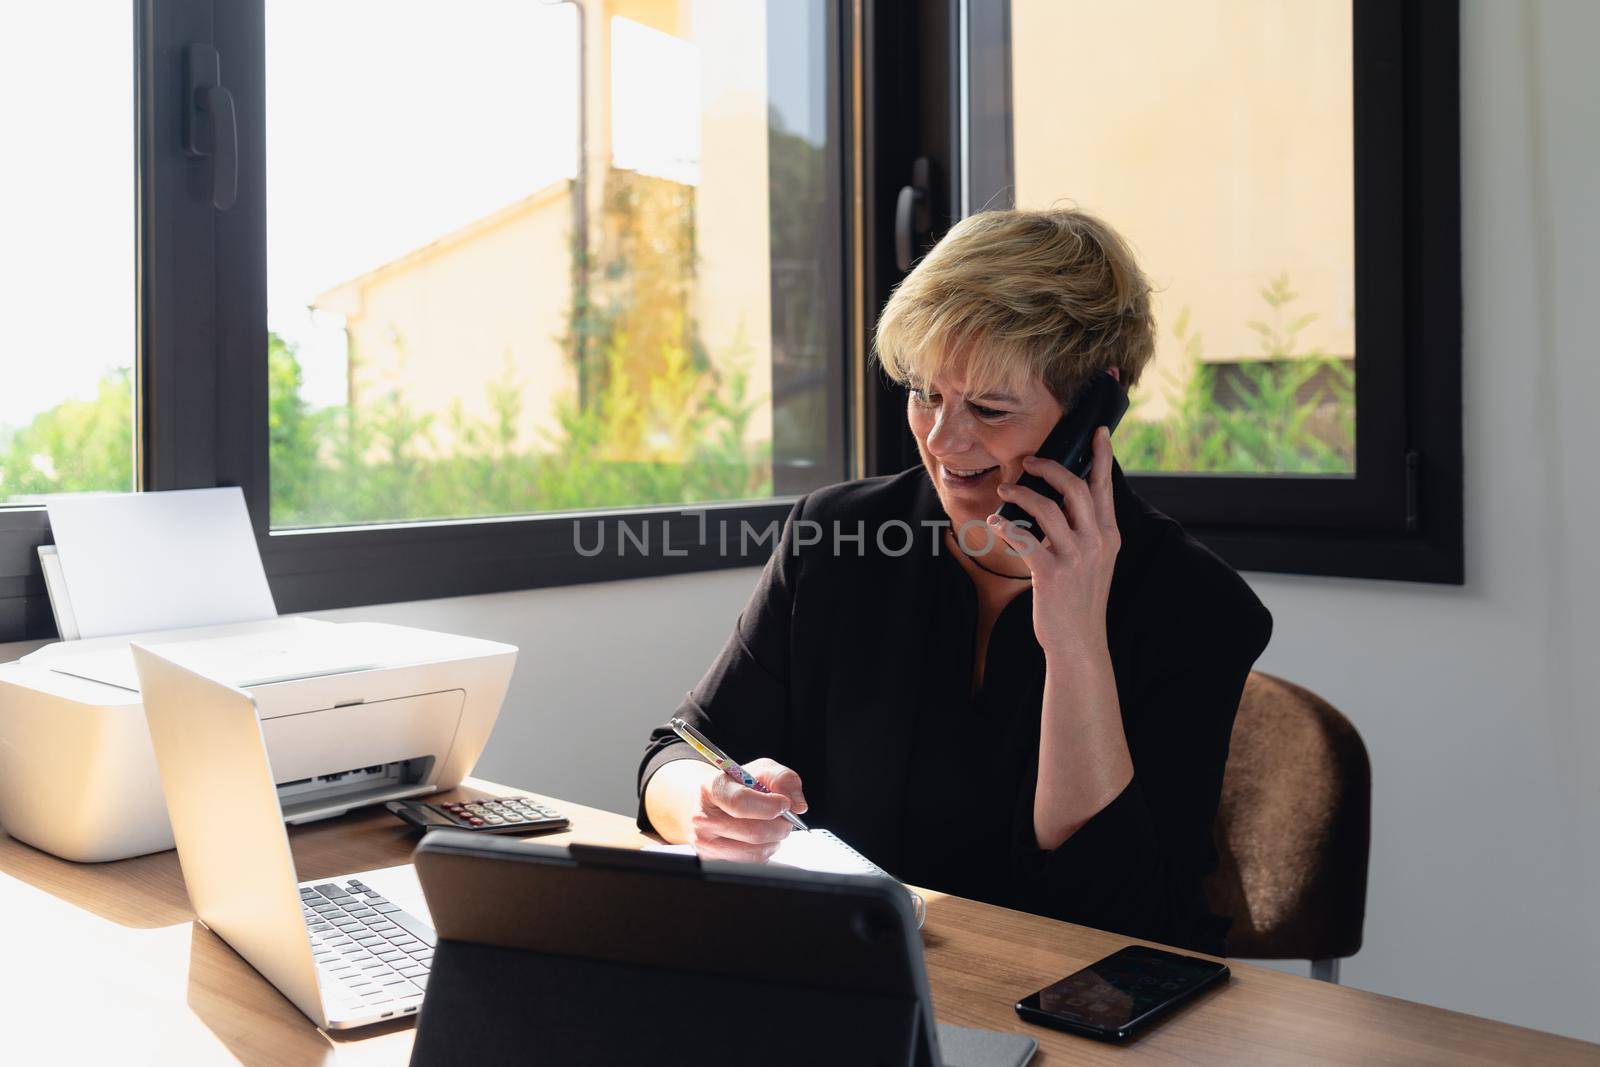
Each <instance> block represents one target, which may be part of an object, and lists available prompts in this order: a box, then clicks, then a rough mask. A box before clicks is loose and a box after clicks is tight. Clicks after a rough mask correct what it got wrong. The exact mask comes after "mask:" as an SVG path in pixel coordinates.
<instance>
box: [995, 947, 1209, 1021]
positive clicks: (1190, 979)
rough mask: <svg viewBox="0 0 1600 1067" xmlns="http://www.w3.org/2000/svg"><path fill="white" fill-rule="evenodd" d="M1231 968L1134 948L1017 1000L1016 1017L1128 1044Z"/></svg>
mask: <svg viewBox="0 0 1600 1067" xmlns="http://www.w3.org/2000/svg"><path fill="white" fill-rule="evenodd" d="M1228 973H1229V972H1228V966H1227V964H1225V963H1217V962H1216V961H1214V960H1203V959H1200V958H1199V957H1197V956H1180V955H1178V954H1177V953H1176V952H1164V951H1162V950H1161V949H1158V948H1145V947H1144V946H1143V945H1129V946H1128V947H1127V948H1125V949H1121V950H1120V951H1117V952H1113V953H1112V954H1111V955H1109V956H1107V957H1106V958H1105V959H1103V960H1100V961H1098V962H1096V963H1091V964H1090V965H1089V966H1087V967H1085V968H1084V969H1083V970H1081V971H1075V972H1073V973H1072V974H1069V975H1067V976H1066V977H1065V978H1063V979H1061V981H1059V982H1056V983H1054V984H1052V985H1047V986H1045V987H1044V988H1043V989H1041V990H1039V991H1038V992H1037V993H1034V994H1032V995H1031V996H1026V997H1023V998H1022V999H1021V1000H1019V1001H1017V1014H1018V1015H1020V1016H1022V1018H1024V1019H1026V1020H1027V1021H1028V1022H1030V1023H1039V1024H1041V1025H1043V1026H1052V1027H1055V1028H1056V1029H1057V1030H1067V1031H1070V1032H1071V1033H1074V1034H1082V1035H1084V1036H1085V1037H1096V1038H1099V1039H1101V1040H1102V1041H1123V1040H1126V1039H1127V1038H1129V1037H1131V1036H1132V1035H1133V1034H1134V1033H1136V1032H1137V1031H1139V1030H1141V1029H1143V1028H1144V1027H1146V1026H1148V1025H1149V1024H1150V1023H1152V1022H1154V1021H1155V1020H1156V1019H1158V1018H1160V1017H1161V1016H1162V1015H1165V1014H1166V1013H1168V1012H1170V1011H1172V1009H1173V1008H1176V1007H1177V1006H1178V1005H1179V1004H1182V1003H1183V1002H1184V1001H1185V1000H1188V999H1189V998H1190V997H1193V996H1195V995H1196V994H1198V993H1200V992H1201V991H1202V990H1204V989H1208V988H1210V987H1211V986H1213V985H1216V984H1217V983H1218V982H1222V981H1225V980H1226V979H1227V977H1228Z"/></svg>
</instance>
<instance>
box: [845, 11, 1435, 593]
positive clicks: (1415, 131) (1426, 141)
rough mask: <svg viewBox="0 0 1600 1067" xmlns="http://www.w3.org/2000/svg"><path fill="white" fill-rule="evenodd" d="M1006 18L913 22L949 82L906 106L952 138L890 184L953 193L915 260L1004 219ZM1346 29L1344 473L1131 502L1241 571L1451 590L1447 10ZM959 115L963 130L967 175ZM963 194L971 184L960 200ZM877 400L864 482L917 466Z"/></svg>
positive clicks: (1265, 477)
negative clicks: (932, 182) (1349, 387)
mask: <svg viewBox="0 0 1600 1067" xmlns="http://www.w3.org/2000/svg"><path fill="white" fill-rule="evenodd" d="M940 8H942V10H940ZM1010 8H1011V4H1010V0H948V3H946V4H943V5H940V4H930V5H926V7H925V8H924V10H923V12H922V22H923V23H924V24H925V25H926V27H927V28H925V30H924V33H925V34H926V36H927V37H928V38H929V39H930V41H931V43H925V44H924V46H923V47H924V48H925V49H926V50H927V56H926V60H925V61H926V63H927V64H929V65H937V64H941V63H942V64H943V66H944V67H945V68H946V70H947V74H948V77H947V81H946V84H944V85H943V86H938V85H924V86H922V87H921V89H920V92H921V93H922V94H923V99H924V100H925V101H932V103H931V104H929V103H925V104H924V107H925V108H929V107H932V108H934V109H937V110H939V113H940V115H942V116H946V117H948V119H949V122H948V125H949V127H950V129H949V130H948V131H947V132H946V133H945V134H944V135H943V136H942V138H928V137H926V136H925V137H924V140H923V141H922V143H921V144H920V145H918V146H917V147H915V148H914V149H911V150H909V154H908V155H907V156H906V157H905V158H902V159H901V160H900V161H899V163H900V166H901V168H902V170H901V171H900V180H901V181H902V182H904V181H906V180H908V179H907V177H906V176H907V175H909V173H910V169H909V158H910V156H914V155H919V154H920V155H923V156H932V157H933V158H935V159H938V160H940V161H941V162H942V163H943V164H944V172H945V173H947V174H950V175H951V176H952V180H951V181H950V183H949V187H948V188H947V189H946V190H944V191H943V193H942V196H941V199H940V206H941V209H942V211H941V218H940V221H939V224H937V225H936V226H935V227H934V232H932V233H929V234H927V235H925V236H923V239H922V240H921V242H920V247H922V248H926V247H928V245H929V244H930V242H931V240H932V238H933V237H934V236H936V234H937V233H938V232H942V230H943V228H946V227H947V226H948V225H949V223H950V222H952V221H953V220H955V219H957V218H960V217H962V215H963V213H964V212H963V208H964V206H966V207H969V208H970V209H972V210H977V209H979V208H982V207H986V206H994V207H1005V206H1009V205H1010V203H1011V193H1012V188H1013V177H1012V166H1011V161H1012V158H1013V156H1012V148H1013V140H1012V132H1011V122H1010V119H1011V100H1010V94H1011V84H1010V83H1011V77H1010V69H1009V56H1010ZM1352 14H1353V34H1354V40H1353V44H1354V72H1353V78H1352V93H1353V104H1354V114H1355V123H1356V144H1355V155H1356V160H1355V200H1356V204H1355V208H1356V237H1355V243H1356V255H1355V260H1356V283H1355V285H1356V306H1357V308H1358V309H1359V312H1360V313H1359V314H1358V316H1357V319H1356V331H1357V341H1356V354H1355V367H1356V449H1357V458H1356V470H1357V473H1356V474H1355V475H1354V476H1329V475H1321V476H1303V475H1289V474H1237V475H1236V474H1130V476H1129V477H1130V480H1131V482H1132V484H1133V485H1134V487H1135V489H1136V491H1137V492H1139V493H1140V494H1141V495H1142V496H1144V497H1145V498H1146V499H1147V500H1149V501H1150V502H1151V503H1152V504H1154V505H1155V506H1156V507H1158V508H1160V509H1161V510H1162V511H1164V512H1166V513H1167V514H1169V515H1171V516H1172V517H1173V518H1175V519H1177V520H1178V521H1180V522H1182V523H1183V524H1184V525H1185V527H1186V528H1187V529H1189V531H1190V532H1192V533H1193V534H1195V535H1196V536H1197V537H1198V538H1200V539H1201V540H1202V541H1204V542H1205V543H1206V544H1208V545H1209V546H1210V547H1211V548H1212V549H1213V550H1214V551H1216V552H1217V553H1218V554H1219V555H1221V556H1222V557H1223V558H1224V559H1226V560H1228V562H1230V563H1231V564H1232V565H1233V566H1235V567H1236V568H1238V569H1240V570H1256V571H1275V572H1282V573H1292V574H1313V575H1329V576H1341V577H1363V578H1388V579H1403V580H1410V581H1421V582H1436V583H1445V584H1456V585H1459V584H1462V583H1463V582H1464V580H1465V573H1464V560H1463V545H1462V542H1463V531H1462V522H1463V511H1462V474H1463V472H1462V447H1461V422H1462V406H1461V397H1462V393H1461V195H1460V120H1459V95H1460V94H1459V55H1460V46H1459V12H1458V6H1457V3H1456V2H1455V0H1352ZM936 26H942V27H943V31H942V34H941V33H940V32H939V31H938V30H936V29H934V27H936ZM934 38H937V39H936V40H933V39H934ZM969 55H970V56H971V57H973V61H972V62H971V64H970V65H965V64H966V61H967V56H969ZM964 75H965V77H964ZM963 103H965V106H966V109H965V112H964V111H963ZM889 106H891V107H893V106H894V105H889ZM892 114H893V112H892V111H890V112H886V113H884V114H883V115H882V116H880V117H881V120H882V121H884V122H888V121H889V120H890V116H891V115H892ZM964 114H970V116H971V121H970V124H968V125H967V128H966V130H965V133H966V136H967V137H968V143H967V146H966V151H967V157H966V158H967V160H968V161H969V166H968V169H967V171H966V173H965V174H963V168H962V165H961V164H962V158H961V149H962V146H961V138H962V135H963V130H962V124H963V122H964V118H963V116H964ZM882 147H883V146H881V145H880V146H879V148H880V151H881V150H882ZM963 178H968V179H970V181H969V184H968V186H967V188H965V189H963V188H962V187H961V182H962V180H963ZM1111 221H1112V222H1113V224H1114V223H1115V221H1116V220H1114V219H1113V220H1111ZM902 276H903V272H901V271H899V270H897V269H894V268H893V265H892V264H890V265H888V266H886V267H884V269H882V270H881V271H880V273H879V275H878V276H877V277H876V278H875V279H874V282H875V285H876V292H875V294H874V296H875V299H876V302H877V305H878V306H881V304H882V301H883V300H886V299H887V298H888V295H889V292H890V291H891V289H892V287H893V285H894V284H895V283H896V282H897V281H898V280H899V279H900V277H902ZM875 397H876V400H877V403H878V406H879V408H880V411H879V413H878V416H877V419H876V422H877V424H878V425H880V426H882V427H884V428H885V429H884V437H885V439H884V440H882V441H880V442H879V450H878V458H879V460H880V463H879V465H878V466H877V467H876V468H875V471H876V472H884V471H888V470H891V469H898V468H899V467H903V466H905V465H906V464H908V463H909V462H914V461H915V452H914V450H913V449H912V446H911V441H910V438H909V434H906V433H903V432H902V433H901V434H899V435H898V436H899V438H900V439H899V440H898V441H894V440H892V438H894V437H895V436H896V435H895V434H894V432H893V430H892V427H894V425H895V424H896V423H897V422H898V423H900V424H902V425H903V421H904V416H903V404H904V399H903V395H902V394H901V393H900V391H898V390H895V389H892V388H889V387H888V386H886V385H882V384H881V383H880V387H879V388H878V389H877V391H876V394H875Z"/></svg>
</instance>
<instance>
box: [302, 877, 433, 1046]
mask: <svg viewBox="0 0 1600 1067" xmlns="http://www.w3.org/2000/svg"><path fill="white" fill-rule="evenodd" d="M300 907H301V909H302V910H303V911H304V912H305V919H306V927H307V929H308V930H309V931H310V933H311V952H312V955H313V957H314V958H315V959H316V961H317V977H318V978H319V979H320V980H321V982H322V989H323V991H324V994H325V998H326V999H327V1000H329V1001H331V1002H332V1004H333V1005H334V1006H336V1007H339V1008H343V1009H346V1010H349V1011H360V1010H361V1009H362V1008H370V1009H372V1010H373V1011H374V1012H377V1013H378V1014H379V1015H380V1016H386V1015H388V1014H390V1013H393V1014H397V1015H400V1014H409V1013H412V1012H415V1011H416V1010H417V1005H418V1004H420V1003H421V1002H422V994H423V991H424V990H425V989H427V987H428V967H429V964H430V961H432V959H433V944H434V933H433V930H432V928H431V927H429V926H428V924H427V923H425V922H422V921H420V920H419V919H417V918H416V917H415V916H412V915H410V914H407V913H406V912H405V911H402V910H401V909H400V908H399V907H398V906H396V905H394V904H391V903H389V901H388V900H386V899H385V898H384V897H383V896H382V895H381V894H379V893H378V892H377V891H376V890H374V889H372V888H370V887H368V886H366V885H363V884H362V883H361V882H360V881H358V880H357V879H354V878H346V879H344V880H343V881H341V882H325V883H321V884H318V885H310V886H301V887H300Z"/></svg>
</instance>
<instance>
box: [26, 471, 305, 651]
mask: <svg viewBox="0 0 1600 1067" xmlns="http://www.w3.org/2000/svg"><path fill="white" fill-rule="evenodd" d="M46 509H47V510H48V511H49V513H50V529H51V532H52V534H53V535H54V537H55V543H56V552H57V554H58V555H59V556H60V559H61V571H62V574H63V576H64V577H65V578H66V585H67V592H68V595H69V596H70V597H71V599H72V613H73V615H74V616H75V617H76V619H77V622H78V634H79V636H81V637H86V638H87V637H105V636H109V635H112V634H126V633H137V632H139V631H142V630H144V631H148V630H176V629H180V628H182V627H186V626H215V625H219V624H222V623H229V622H253V621H256V620H258V619H270V618H273V617H274V616H276V615H277V613H278V609H277V607H276V606H275V605H274V604H273V602H272V590H271V589H270V588H268V586H267V574H266V570H265V569H264V568H263V567H262V566H261V553H260V552H259V550H258V549H257V548H256V538H255V532H254V531H253V530H252V529H251V528H250V515H249V512H248V510H247V509H246V508H245V504H244V494H243V493H242V492H241V491H240V490H239V488H238V487H237V486H229V487H226V488H221V489H184V490H176V491H172V492H164V493H123V494H117V495H105V496H100V495H87V494H86V495H82V496H61V497H56V498H53V499H51V500H49V501H48V502H47V504H46Z"/></svg>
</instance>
